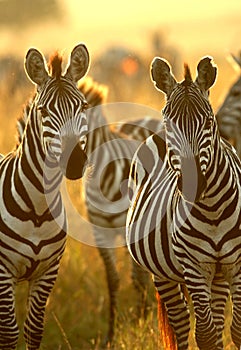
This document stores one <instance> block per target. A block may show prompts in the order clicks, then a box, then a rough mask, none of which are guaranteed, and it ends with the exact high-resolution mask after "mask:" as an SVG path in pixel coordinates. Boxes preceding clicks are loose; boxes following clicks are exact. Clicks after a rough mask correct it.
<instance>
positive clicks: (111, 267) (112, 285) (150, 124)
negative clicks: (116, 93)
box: [79, 81, 161, 344]
mask: <svg viewBox="0 0 241 350" xmlns="http://www.w3.org/2000/svg"><path fill="white" fill-rule="evenodd" d="M79 89H80V90H81V91H82V92H83V94H84V95H85V97H86V99H87V101H88V104H89V108H88V109H87V116H88V127H89V131H88V135H87V139H88V142H87V146H86V154H87V157H88V164H89V167H90V168H92V170H91V174H90V176H89V177H87V180H86V181H84V189H85V203H86V208H87V214H88V220H89V222H90V223H91V225H92V228H93V235H94V239H95V245H96V247H97V249H98V250H99V253H100V256H101V259H102V260H103V263H104V266H105V272H106V278H107V285H108V294H109V321H108V324H109V326H108V331H107V335H106V336H105V337H104V340H103V344H107V343H111V342H112V341H113V337H114V330H115V325H116V316H117V297H118V290H119V284H120V277H119V273H118V270H117V267H116V257H115V248H116V247H117V246H118V243H117V242H116V239H117V240H118V237H119V238H120V237H121V239H122V241H121V243H120V245H125V221H126V215H127V209H128V206H129V199H128V196H127V186H126V185H127V179H128V175H129V171H130V163H131V159H132V157H133V154H134V152H135V150H136V149H137V147H138V146H139V145H140V143H141V142H142V141H143V140H144V139H145V138H146V137H147V136H149V135H151V134H152V133H153V132H154V130H157V129H158V128H159V127H161V121H160V120H155V119H154V118H150V117H148V118H143V119H138V120H136V121H133V122H131V121H129V122H125V123H109V122H108V121H107V119H106V116H105V113H104V110H103V104H104V103H105V102H106V96H107V90H106V88H105V86H103V85H100V84H98V83H97V82H94V81H92V82H85V81H84V82H83V84H81V85H80V86H79ZM132 280H133V284H134V287H135V288H136V290H137V291H138V295H139V298H138V302H137V314H139V315H140V314H141V312H144V313H145V310H146V309H145V306H144V307H143V305H146V303H145V298H146V292H147V286H148V281H149V276H148V274H147V273H146V272H145V271H143V270H142V269H141V268H140V267H139V266H138V265H137V264H136V263H135V262H134V261H132Z"/></svg>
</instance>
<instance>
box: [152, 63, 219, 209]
mask: <svg viewBox="0 0 241 350" xmlns="http://www.w3.org/2000/svg"><path fill="white" fill-rule="evenodd" d="M197 71H198V75H197V78H196V80H195V81H193V80H192V78H191V73H190V70H189V67H188V66H187V65H185V74H184V80H183V81H182V82H181V83H177V82H176V79H175V78H174V76H173V75H172V73H171V70H170V66H169V64H168V63H167V62H166V61H165V60H163V59H161V58H155V59H154V60H153V62H152V66H151V76H152V80H153V81H154V83H155V85H156V87H157V89H159V90H161V91H162V92H164V93H165V94H166V98H167V102H166V106H165V107H164V109H163V118H164V124H165V128H166V138H167V157H168V161H169V165H170V167H171V168H172V169H173V170H174V171H175V172H176V174H177V177H178V180H177V186H178V189H179V190H180V192H181V193H182V195H183V196H184V197H185V198H186V199H187V200H189V201H191V202H193V201H197V200H199V199H200V197H201V196H202V194H203V192H204V190H205V188H206V184H207V182H206V177H205V175H206V172H207V169H208V165H209V164H210V158H211V154H212V148H213V141H214V140H213V127H214V115H213V112H212V108H211V106H210V104H209V101H208V90H209V88H210V87H211V86H212V85H213V83H214V81H215V78H216V67H214V66H213V65H212V64H211V59H210V58H209V57H205V58H203V59H202V60H201V61H200V62H199V64H198V66H197Z"/></svg>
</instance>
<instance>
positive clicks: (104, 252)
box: [98, 247, 119, 345]
mask: <svg viewBox="0 0 241 350" xmlns="http://www.w3.org/2000/svg"><path fill="white" fill-rule="evenodd" d="M98 249H99V252H100V255H101V257H102V259H103V262H104V265H105V271H106V278H107V284H108V292H109V328H108V333H107V336H106V338H105V339H104V342H103V345H106V344H107V343H111V342H112V340H113V337H114V330H115V324H116V309H117V292H118V289H119V275H118V272H117V270H116V264H115V254H114V252H113V249H111V248H101V247H98Z"/></svg>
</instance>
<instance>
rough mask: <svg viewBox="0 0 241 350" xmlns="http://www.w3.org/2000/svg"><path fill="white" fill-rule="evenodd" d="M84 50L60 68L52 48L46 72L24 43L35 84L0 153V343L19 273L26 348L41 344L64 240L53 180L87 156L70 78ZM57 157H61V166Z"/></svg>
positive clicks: (8, 336) (13, 325)
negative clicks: (24, 291) (24, 286)
mask: <svg viewBox="0 0 241 350" xmlns="http://www.w3.org/2000/svg"><path fill="white" fill-rule="evenodd" d="M88 57H89V56H88V51H87V49H86V47H85V46H84V45H82V44H80V45H78V46H76V47H75V48H74V50H73V51H72V54H71V58H70V61H69V65H68V69H67V72H66V74H65V75H63V74H62V68H61V63H62V58H61V57H60V56H59V55H54V57H53V58H52V60H51V62H50V67H49V72H50V73H51V74H52V75H51V74H49V72H48V70H47V69H46V62H45V59H44V57H43V56H42V54H41V53H40V52H39V51H38V50H36V49H30V50H29V51H28V53H27V55H26V60H25V69H26V73H27V75H28V76H29V78H30V79H31V80H32V82H33V83H35V84H36V86H37V93H36V94H35V95H34V97H33V99H32V101H31V103H30V104H29V105H28V106H27V107H26V108H25V114H24V117H23V118H21V119H20V120H19V121H18V130H19V138H18V144H17V145H16V147H15V149H14V150H13V151H12V152H10V153H9V154H8V155H6V156H3V157H2V158H1V159H0V195H1V199H2V200H1V204H0V241H1V245H0V272H1V280H0V300H1V302H0V348H1V350H13V349H16V346H17V341H18V333H19V330H18V326H17V322H16V316H15V286H16V284H18V283H19V282H20V281H23V280H26V281H28V283H29V290H28V300H27V308H26V310H27V311H26V313H27V314H26V320H25V323H24V338H25V342H26V348H27V349H28V350H36V349H39V347H40V343H41V339H42V334H43V324H44V313H45V307H46V303H47V299H48V296H49V294H50V292H51V290H52V288H53V286H54V283H55V280H56V277H57V273H58V268H59V263H60V259H61V257H62V255H63V252H64V248H65V241H66V232H67V220H66V215H65V208H64V206H63V203H62V198H61V194H60V184H61V181H62V178H63V175H66V176H68V175H69V173H70V176H69V177H70V178H73V177H78V178H79V177H82V176H83V172H84V169H85V162H86V160H87V157H86V154H85V152H84V149H85V146H86V145H85V143H86V133H87V131H88V129H87V118H86V114H85V111H84V110H85V105H86V101H85V98H84V96H83V94H81V93H80V92H79V90H78V89H77V86H76V82H77V80H78V79H79V78H81V77H83V76H84V75H85V74H86V72H87V69H88V66H89V58H88ZM75 147H76V149H75ZM73 149H74V155H72V153H73ZM66 154H67V155H68V157H67V158H70V163H71V164H68V159H67V158H66ZM62 157H65V158H66V159H65V164H64V165H62V163H61V158H62ZM72 157H73V158H74V159H73V160H72V159H71V158H72ZM76 161H78V162H79V169H78V170H77V173H75V174H74V176H73V170H72V169H71V168H72V167H73V164H72V163H74V162H76Z"/></svg>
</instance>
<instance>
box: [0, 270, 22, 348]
mask: <svg viewBox="0 0 241 350" xmlns="http://www.w3.org/2000/svg"><path fill="white" fill-rule="evenodd" d="M0 279H1V283H0V349H1V350H13V349H15V348H16V346H17V341H18V334H19V330H18V326H17V322H16V316H15V301H14V288H15V285H14V283H13V277H12V276H10V275H9V274H8V273H6V272H5V271H3V270H2V268H0Z"/></svg>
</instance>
